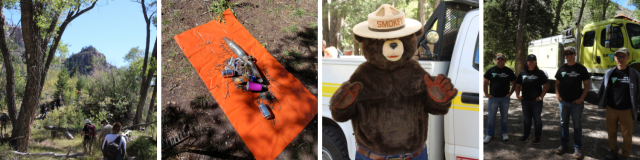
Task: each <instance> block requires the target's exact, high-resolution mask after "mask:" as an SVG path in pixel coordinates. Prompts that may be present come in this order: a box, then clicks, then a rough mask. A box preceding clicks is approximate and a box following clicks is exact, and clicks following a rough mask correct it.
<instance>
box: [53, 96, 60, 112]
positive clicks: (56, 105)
mask: <svg viewBox="0 0 640 160" xmlns="http://www.w3.org/2000/svg"><path fill="white" fill-rule="evenodd" d="M54 102H55V109H60V107H61V106H62V96H58V98H57V99H56V100H55V101H54Z"/></svg>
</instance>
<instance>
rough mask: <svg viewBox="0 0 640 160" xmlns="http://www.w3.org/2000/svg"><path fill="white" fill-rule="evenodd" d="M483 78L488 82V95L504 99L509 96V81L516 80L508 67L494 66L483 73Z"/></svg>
mask: <svg viewBox="0 0 640 160" xmlns="http://www.w3.org/2000/svg"><path fill="white" fill-rule="evenodd" d="M484 78H486V79H488V80H489V94H491V96H494V97H504V96H507V94H509V89H510V86H511V81H515V80H516V74H515V73H513V70H511V69H510V68H508V67H502V68H500V67H498V66H494V67H491V68H489V70H487V72H486V73H484Z"/></svg>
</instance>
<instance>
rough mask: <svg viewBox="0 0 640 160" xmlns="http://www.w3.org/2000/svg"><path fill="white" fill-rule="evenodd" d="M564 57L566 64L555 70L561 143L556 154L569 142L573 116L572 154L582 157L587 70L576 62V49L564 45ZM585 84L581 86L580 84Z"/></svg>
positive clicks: (587, 81)
mask: <svg viewBox="0 0 640 160" xmlns="http://www.w3.org/2000/svg"><path fill="white" fill-rule="evenodd" d="M564 57H565V59H566V60H567V64H564V65H562V66H560V68H559V69H558V71H557V72H556V75H555V77H556V84H555V85H556V87H555V88H556V96H557V98H558V102H560V105H559V109H560V129H561V130H560V131H561V132H560V133H561V134H560V138H561V145H560V147H558V149H556V153H557V154H563V153H564V152H565V151H566V150H567V148H568V145H567V143H569V120H570V119H569V117H573V138H574V140H573V148H574V151H575V152H574V153H573V156H574V158H576V159H581V158H583V156H582V152H580V148H581V147H582V125H581V121H582V110H583V109H584V103H583V101H584V97H586V96H587V93H588V92H589V78H590V76H589V72H588V71H587V68H586V67H584V66H583V65H582V64H580V63H576V49H575V48H574V47H571V46H569V47H566V48H565V49H564ZM583 85H584V86H585V87H584V88H582V86H583Z"/></svg>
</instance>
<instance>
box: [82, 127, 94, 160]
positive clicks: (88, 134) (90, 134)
mask: <svg viewBox="0 0 640 160" xmlns="http://www.w3.org/2000/svg"><path fill="white" fill-rule="evenodd" d="M84 124H85V125H84V128H82V134H83V135H84V139H83V140H82V146H83V147H84V153H85V154H91V152H92V151H93V142H94V141H95V140H96V126H95V125H92V124H91V121H90V120H89V119H85V120H84ZM87 151H89V152H87Z"/></svg>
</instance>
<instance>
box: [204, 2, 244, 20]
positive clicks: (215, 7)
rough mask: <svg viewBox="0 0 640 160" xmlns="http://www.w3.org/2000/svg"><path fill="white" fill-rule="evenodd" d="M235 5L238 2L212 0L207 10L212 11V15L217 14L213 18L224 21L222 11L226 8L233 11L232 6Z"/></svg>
mask: <svg viewBox="0 0 640 160" xmlns="http://www.w3.org/2000/svg"><path fill="white" fill-rule="evenodd" d="M237 5H238V3H231V2H228V1H226V0H213V2H212V3H211V7H209V12H213V13H214V15H217V16H216V17H213V19H214V20H216V21H220V22H223V23H224V19H223V17H222V12H224V11H225V10H227V9H229V10H231V12H233V7H235V6H237Z"/></svg>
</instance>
